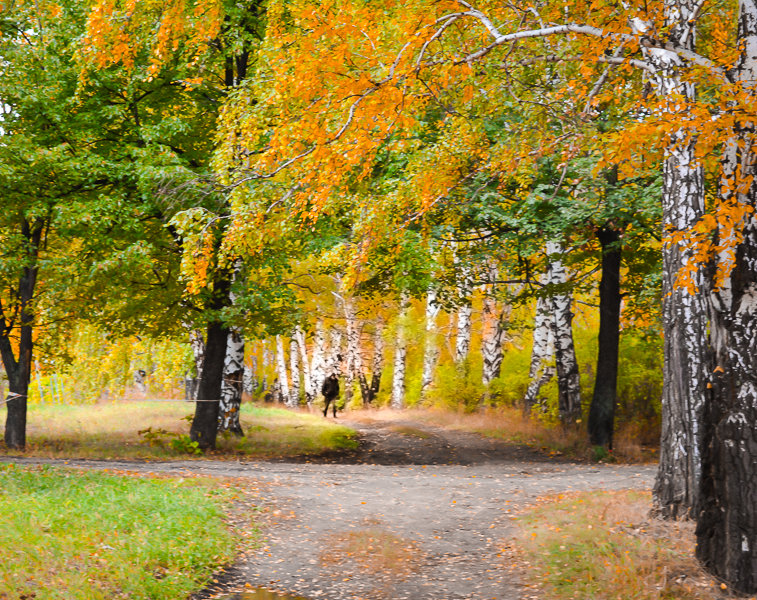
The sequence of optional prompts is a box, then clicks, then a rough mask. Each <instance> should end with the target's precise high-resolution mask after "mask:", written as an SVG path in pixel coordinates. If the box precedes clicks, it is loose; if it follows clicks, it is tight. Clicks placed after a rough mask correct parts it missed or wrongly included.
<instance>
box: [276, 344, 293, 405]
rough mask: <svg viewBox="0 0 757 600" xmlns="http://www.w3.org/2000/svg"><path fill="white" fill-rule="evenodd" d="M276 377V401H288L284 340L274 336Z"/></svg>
mask: <svg viewBox="0 0 757 600" xmlns="http://www.w3.org/2000/svg"><path fill="white" fill-rule="evenodd" d="M276 379H277V381H278V384H279V385H278V395H279V397H278V398H277V401H278V402H289V401H290V395H289V393H290V392H289V376H288V375H287V361H286V354H285V353H284V340H282V339H281V336H280V335H277V336H276Z"/></svg>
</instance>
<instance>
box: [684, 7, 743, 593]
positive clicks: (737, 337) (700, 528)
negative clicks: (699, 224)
mask: <svg viewBox="0 0 757 600" xmlns="http://www.w3.org/2000/svg"><path fill="white" fill-rule="evenodd" d="M737 38H738V39H737V46H738V47H739V48H740V49H741V55H740V57H739V60H738V61H737V63H736V64H735V65H734V67H733V69H732V70H731V72H730V75H731V76H732V77H733V79H734V80H735V82H736V83H739V84H741V85H742V86H743V89H744V90H745V92H748V93H749V94H750V95H751V99H750V100H751V101H754V99H755V98H756V97H757V87H756V86H755V82H756V81H757V56H755V51H754V48H755V47H757V5H755V3H754V2H740V3H739V22H738V36H737ZM746 114H747V115H748V116H743V114H742V115H741V116H739V117H738V118H739V119H740V120H739V121H737V122H736V124H735V127H734V131H733V138H732V139H731V140H729V141H728V142H727V143H726V144H725V151H724V154H723V158H722V181H721V185H720V190H721V198H720V199H721V202H722V203H723V205H725V206H727V207H729V208H730V206H734V207H735V208H737V209H739V210H741V211H743V212H742V213H741V214H742V215H743V216H742V217H741V219H742V222H741V223H738V221H736V223H737V227H738V226H739V225H740V227H739V229H738V230H737V233H736V234H734V232H733V231H732V230H730V228H729V226H728V224H725V225H723V230H721V231H720V232H719V238H720V239H719V240H718V241H719V242H720V243H723V244H726V245H730V246H731V249H732V250H733V251H734V254H733V255H730V254H729V253H728V252H725V251H721V252H718V253H717V254H716V258H717V260H719V261H721V262H720V264H718V265H717V267H718V268H719V274H720V275H721V276H722V281H720V280H717V279H716V281H717V285H712V286H711V288H710V296H709V297H710V300H711V304H710V309H711V313H710V327H709V342H710V343H709V349H710V363H709V365H708V368H707V370H706V371H705V372H706V373H707V372H709V373H710V376H709V382H708V385H707V389H708V393H707V396H706V400H705V406H704V410H703V416H704V419H703V423H702V438H701V441H702V445H701V457H702V463H701V464H702V472H701V478H700V479H701V486H700V495H699V501H698V504H697V530H696V536H697V549H696V555H697V558H698V559H699V560H700V561H701V562H702V564H703V565H704V566H705V567H706V568H707V569H708V570H709V571H710V572H711V573H713V574H714V575H715V576H716V577H718V578H720V579H722V580H723V581H724V582H725V583H726V584H727V585H728V587H729V588H731V590H733V591H736V592H739V593H743V594H749V595H753V594H755V592H757V501H756V499H757V217H755V209H757V180H756V179H755V178H756V177H757V158H756V156H757V154H756V153H757V140H756V139H755V138H756V136H757V124H755V122H754V119H753V117H752V115H749V114H748V113H746ZM737 115H738V113H737ZM747 119H750V120H747ZM729 205H730V206H729ZM734 212H735V211H734ZM738 234H741V235H740V236H739V235H738ZM730 256H733V258H730ZM729 269H730V270H729Z"/></svg>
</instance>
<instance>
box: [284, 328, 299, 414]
mask: <svg viewBox="0 0 757 600" xmlns="http://www.w3.org/2000/svg"><path fill="white" fill-rule="evenodd" d="M299 352H300V350H299V345H298V343H297V337H296V333H295V334H294V335H293V336H292V339H291V341H290V343H289V373H290V374H291V376H292V386H291V389H290V390H289V396H288V398H287V406H289V407H290V408H297V407H298V406H299V405H300V376H301V374H300V361H299Z"/></svg>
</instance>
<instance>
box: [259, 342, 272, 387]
mask: <svg viewBox="0 0 757 600" xmlns="http://www.w3.org/2000/svg"><path fill="white" fill-rule="evenodd" d="M261 345H262V347H263V361H262V362H263V378H262V379H263V393H266V390H268V371H269V369H270V368H271V351H270V350H269V349H268V342H267V341H266V340H263V341H262V342H261Z"/></svg>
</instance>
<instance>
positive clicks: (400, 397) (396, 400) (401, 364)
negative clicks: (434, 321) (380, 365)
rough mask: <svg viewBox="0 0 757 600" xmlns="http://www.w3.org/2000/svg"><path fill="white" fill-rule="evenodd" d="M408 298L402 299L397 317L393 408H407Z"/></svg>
mask: <svg viewBox="0 0 757 600" xmlns="http://www.w3.org/2000/svg"><path fill="white" fill-rule="evenodd" d="M408 306H409V303H408V299H407V297H406V296H404V295H403V297H402V298H401V299H400V311H399V316H398V318H397V332H396V336H395V341H394V372H393V374H392V404H391V406H392V408H394V409H396V410H399V409H402V408H405V359H406V356H407V339H406V337H405V321H406V320H407V313H408Z"/></svg>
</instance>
